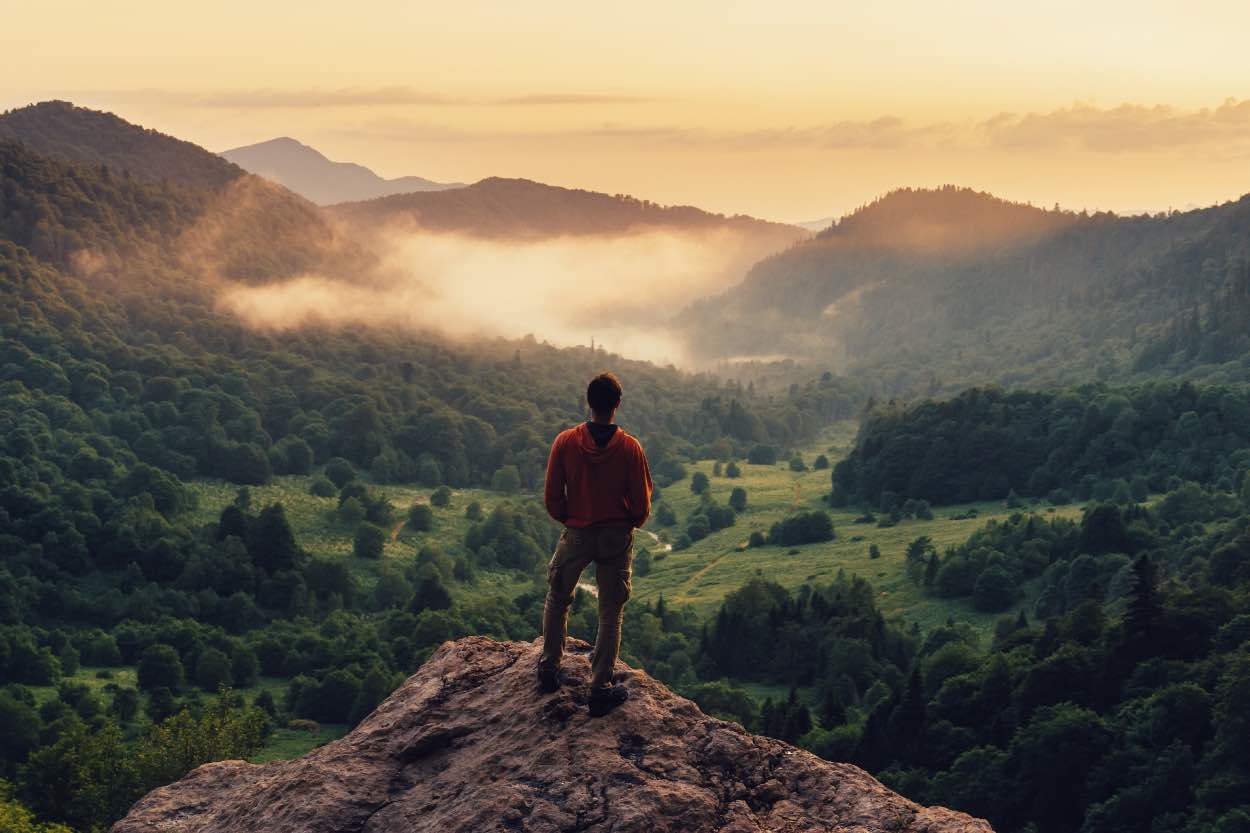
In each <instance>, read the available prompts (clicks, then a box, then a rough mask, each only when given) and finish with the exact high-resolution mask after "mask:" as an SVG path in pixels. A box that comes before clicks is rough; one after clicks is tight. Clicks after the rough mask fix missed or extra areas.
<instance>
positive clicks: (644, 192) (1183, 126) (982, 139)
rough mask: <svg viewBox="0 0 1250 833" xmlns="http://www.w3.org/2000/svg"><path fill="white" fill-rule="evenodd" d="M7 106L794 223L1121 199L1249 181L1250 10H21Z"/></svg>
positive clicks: (691, 1)
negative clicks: (916, 209)
mask: <svg viewBox="0 0 1250 833" xmlns="http://www.w3.org/2000/svg"><path fill="white" fill-rule="evenodd" d="M0 12H2V18H3V20H4V21H5V25H4V27H3V28H2V29H0V109H8V108H11V107H17V106H22V105H25V104H28V103H31V102H33V101H40V100H46V99H50V98H59V99H67V100H70V101H73V102H75V103H77V104H81V105H84V106H90V107H96V108H101V109H107V110H111V111H113V112H116V113H118V114H119V115H121V116H123V117H124V118H127V119H129V120H130V121H134V122H137V123H140V124H143V125H145V126H149V127H154V128H156V129H158V130H162V131H164V132H167V133H172V134H174V135H177V136H179V137H181V138H185V139H189V140H191V141H194V142H196V143H198V144H201V145H203V146H205V147H207V148H209V149H211V150H217V151H221V150H226V149H228V148H232V147H236V146H239V145H243V144H250V143H252V142H257V141H263V140H265V139H269V138H273V137H275V136H282V135H286V136H292V137H294V138H297V139H299V140H300V141H303V142H305V143H306V144H310V145H312V146H314V147H316V148H318V149H319V150H321V151H322V152H323V153H325V154H326V155H327V156H329V157H330V158H332V159H338V160H344V161H353V162H358V163H361V164H364V165H367V166H369V167H371V168H373V169H374V170H376V171H377V172H378V173H380V174H382V175H384V176H402V175H409V174H411V175H418V176H424V177H428V178H431V179H439V180H447V181H464V182H470V181H474V180H477V179H480V178H482V177H486V176H520V177H527V178H530V179H536V180H540V181H543V182H549V183H552V184H556V185H565V186H572V187H582V188H589V189H593V190H599V191H605V192H608V193H629V194H633V195H635V196H639V197H643V198H647V199H651V200H655V201H657V202H661V203H686V204H694V205H698V206H701V207H704V208H707V209H710V210H714V211H720V212H725V213H747V214H753V215H756V216H762V217H768V218H771V219H780V220H788V221H801V220H812V219H817V218H822V217H826V216H831V215H835V216H836V215H839V214H842V213H845V212H847V211H850V210H853V209H854V208H855V207H857V206H859V205H862V204H864V203H866V202H869V201H871V200H872V199H873V198H875V197H876V196H879V195H880V194H882V193H885V192H886V191H889V190H890V189H893V188H896V187H901V186H936V185H941V184H946V183H954V184H958V185H966V186H970V187H974V188H978V189H981V190H987V191H990V192H993V193H995V194H998V195H999V196H1003V197H1006V198H1009V199H1015V200H1020V201H1027V202H1032V203H1034V204H1039V205H1047V206H1049V205H1051V204H1055V203H1058V204H1061V205H1063V206H1064V207H1068V208H1074V209H1078V210H1079V209H1082V208H1086V209H1090V210H1095V209H1110V210H1114V211H1121V212H1135V211H1142V210H1149V211H1158V210H1165V209H1168V208H1184V207H1187V206H1191V205H1208V204H1212V203H1215V202H1220V201H1223V200H1227V199H1232V198H1236V197H1238V196H1240V195H1241V194H1243V193H1245V192H1250V48H1246V43H1247V36H1250V3H1246V2H1244V0H1240V1H1237V2H1213V1H1212V0H1185V1H1184V2H1183V1H1182V0H1172V2H1151V0H1133V1H1132V2H1124V1H1122V0H1083V2H1068V1H1067V0H1064V1H1063V2H1047V1H1046V0H1035V2H1030V3H1019V2H1003V1H1002V0H993V2H990V1H989V0H965V1H962V2H961V0H947V2H942V3H934V2H906V3H904V2H890V0H877V2H872V3H864V2H860V3H840V2H835V1H833V0H817V1H816V2H782V0H772V2H751V3H745V2H733V0H721V2H716V3H710V2H702V0H687V1H686V2H679V3H674V2H672V0H666V2H650V0H635V2H631V3H628V4H588V3H584V2H579V3H573V2H539V0H535V2H528V3H505V2H481V0H457V2H454V3H448V2H439V3H423V2H389V0H358V1H357V2H352V3H344V2H341V1H340V2H326V1H325V0H303V2H300V3H287V2H265V1H264V0H249V2H246V3H244V2H238V1H237V0H218V2H215V3H212V4H205V3H190V2H187V3H170V2H168V0H161V1H160V2H148V0H142V1H141V2H140V1H133V2H132V1H130V0H114V1H113V2H109V3H99V2H59V0H41V2H38V3H31V2H20V0H0Z"/></svg>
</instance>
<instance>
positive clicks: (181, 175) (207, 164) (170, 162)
mask: <svg viewBox="0 0 1250 833" xmlns="http://www.w3.org/2000/svg"><path fill="white" fill-rule="evenodd" d="M0 139H11V140H13V141H17V142H21V143H22V144H24V145H26V146H27V147H29V148H31V149H32V150H34V151H36V152H37V153H41V154H43V155H44V156H53V157H57V158H60V159H67V160H70V161H72V162H78V163H80V164H84V165H96V166H98V165H107V166H108V167H110V168H113V169H114V170H115V171H117V172H118V173H124V174H128V175H132V176H134V177H136V178H138V179H142V180H145V181H148V182H160V181H162V180H165V181H168V182H174V183H179V184H182V185H192V186H197V187H198V186H210V187H215V186H222V185H225V184H226V183H227V182H230V181H231V180H234V179H237V178H239V177H241V176H243V170H242V169H240V168H239V167H237V166H236V165H232V164H231V163H230V162H228V161H226V160H224V159H222V158H221V157H219V156H217V155H216V154H213V153H209V152H208V151H206V150H204V148H202V147H200V146H198V145H195V144H192V143H191V142H186V141H183V140H181V139H175V138H174V137H173V136H167V135H165V134H164V133H161V132H159V131H156V130H151V129H148V128H144V127H140V126H138V125H135V124H131V123H130V122H128V121H126V120H124V119H121V118H118V117H117V116H115V115H113V114H112V113H104V112H100V111H98V110H89V109H87V108H85V107H75V106H74V105H73V104H70V103H69V102H67V101H45V102H42V103H40V104H32V105H30V106H29V107H22V108H20V109H17V110H9V111H8V112H6V113H4V114H0Z"/></svg>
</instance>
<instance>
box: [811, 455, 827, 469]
mask: <svg viewBox="0 0 1250 833" xmlns="http://www.w3.org/2000/svg"><path fill="white" fill-rule="evenodd" d="M812 468H813V469H815V470H816V471H822V470H824V469H827V468H829V458H828V457H826V456H825V455H823V454H821V455H820V456H819V457H817V458H816V460H815V462H813V463H812Z"/></svg>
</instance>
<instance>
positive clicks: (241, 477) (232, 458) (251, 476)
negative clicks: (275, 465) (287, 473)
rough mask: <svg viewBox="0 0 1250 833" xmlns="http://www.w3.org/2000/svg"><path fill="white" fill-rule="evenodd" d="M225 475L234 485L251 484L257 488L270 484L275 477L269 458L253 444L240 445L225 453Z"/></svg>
mask: <svg viewBox="0 0 1250 833" xmlns="http://www.w3.org/2000/svg"><path fill="white" fill-rule="evenodd" d="M223 474H224V475H225V477H226V479H227V480H230V481H232V482H234V483H250V484H252V485H255V486H259V485H263V484H265V483H268V482H269V480H270V478H272V477H273V470H272V469H271V468H270V466H269V457H268V455H266V454H265V452H264V451H262V450H261V449H260V448H259V447H258V446H255V445H253V444H252V443H238V444H237V445H234V446H232V447H231V448H230V449H228V450H227V451H225V462H224V463H223Z"/></svg>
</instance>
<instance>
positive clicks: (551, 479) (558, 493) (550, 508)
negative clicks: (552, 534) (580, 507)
mask: <svg viewBox="0 0 1250 833" xmlns="http://www.w3.org/2000/svg"><path fill="white" fill-rule="evenodd" d="M564 486H565V481H564V465H563V463H562V462H561V460H560V438H559V437H556V439H555V442H553V443H552V444H551V453H550V454H549V455H548V456H547V480H546V483H545V484H544V486H543V503H545V504H546V505H547V514H548V515H550V516H551V517H552V518H554V519H555V520H557V521H559V522H560V523H564V521H565V519H566V518H568V516H569V507H568V498H567V497H566V496H565V493H564Z"/></svg>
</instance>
